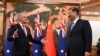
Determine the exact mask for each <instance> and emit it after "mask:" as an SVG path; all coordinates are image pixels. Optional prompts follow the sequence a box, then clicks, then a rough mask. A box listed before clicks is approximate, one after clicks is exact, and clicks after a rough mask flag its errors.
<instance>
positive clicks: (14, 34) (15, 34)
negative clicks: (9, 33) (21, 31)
mask: <svg viewBox="0 0 100 56" xmlns="http://www.w3.org/2000/svg"><path fill="white" fill-rule="evenodd" d="M17 37H19V35H18V29H16V31H14V33H13V38H14V39H15V38H17Z"/></svg>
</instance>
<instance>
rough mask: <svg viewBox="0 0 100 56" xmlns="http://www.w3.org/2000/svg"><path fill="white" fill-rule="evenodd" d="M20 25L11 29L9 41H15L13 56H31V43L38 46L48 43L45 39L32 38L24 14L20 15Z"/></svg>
mask: <svg viewBox="0 0 100 56" xmlns="http://www.w3.org/2000/svg"><path fill="white" fill-rule="evenodd" d="M17 19H18V23H17V24H15V25H13V26H11V27H10V31H9V35H8V38H7V39H8V40H9V41H14V46H13V49H12V55H13V56H30V53H29V52H30V51H29V50H30V45H29V41H30V42H33V43H37V44H42V43H46V40H45V39H42V40H41V41H38V40H34V39H33V38H32V36H31V33H30V29H29V28H28V27H26V26H25V23H26V19H27V17H26V16H25V14H24V13H21V14H19V15H18V18H17Z"/></svg>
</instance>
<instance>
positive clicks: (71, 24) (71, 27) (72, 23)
mask: <svg viewBox="0 0 100 56" xmlns="http://www.w3.org/2000/svg"><path fill="white" fill-rule="evenodd" d="M73 27H74V22H71V23H70V31H72V29H73Z"/></svg>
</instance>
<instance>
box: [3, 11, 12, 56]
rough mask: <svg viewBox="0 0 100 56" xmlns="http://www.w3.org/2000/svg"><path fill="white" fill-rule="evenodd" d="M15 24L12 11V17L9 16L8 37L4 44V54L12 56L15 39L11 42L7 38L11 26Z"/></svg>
mask: <svg viewBox="0 0 100 56" xmlns="http://www.w3.org/2000/svg"><path fill="white" fill-rule="evenodd" d="M13 24H14V14H13V12H11V13H10V18H9V25H8V29H7V32H6V38H5V44H4V56H12V47H13V41H12V42H9V41H8V40H7V37H8V35H9V32H10V27H11V26H12V25H13Z"/></svg>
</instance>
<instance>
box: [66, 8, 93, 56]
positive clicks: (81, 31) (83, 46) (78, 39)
mask: <svg viewBox="0 0 100 56" xmlns="http://www.w3.org/2000/svg"><path fill="white" fill-rule="evenodd" d="M69 20H70V21H71V22H70V24H69V26H68V32H67V55H68V56H90V55H91V46H92V30H91V26H90V24H89V22H88V21H87V20H82V19H80V18H79V10H78V9H77V8H76V7H71V8H70V9H69Z"/></svg>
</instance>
